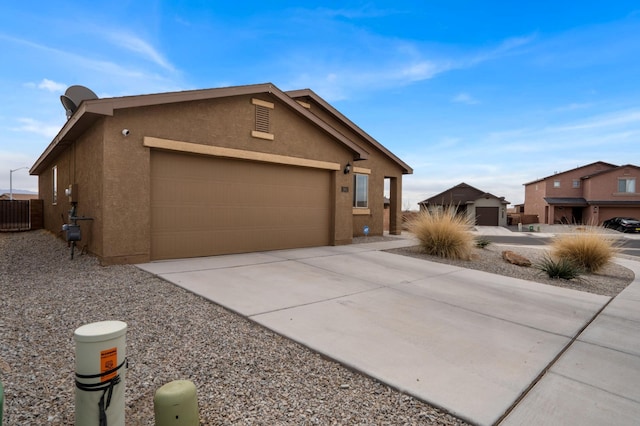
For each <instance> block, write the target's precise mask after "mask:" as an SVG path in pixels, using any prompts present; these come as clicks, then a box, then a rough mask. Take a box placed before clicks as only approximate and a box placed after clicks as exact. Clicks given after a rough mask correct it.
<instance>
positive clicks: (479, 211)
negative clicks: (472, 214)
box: [476, 207, 498, 226]
mask: <svg viewBox="0 0 640 426" xmlns="http://www.w3.org/2000/svg"><path fill="white" fill-rule="evenodd" d="M476 225H479V226H498V207H476Z"/></svg>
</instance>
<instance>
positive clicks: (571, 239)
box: [551, 227, 617, 272]
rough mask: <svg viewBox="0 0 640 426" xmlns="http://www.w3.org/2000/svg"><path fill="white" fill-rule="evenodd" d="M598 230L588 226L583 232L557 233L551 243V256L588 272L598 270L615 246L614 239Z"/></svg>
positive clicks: (608, 259) (609, 257) (607, 259)
mask: <svg viewBox="0 0 640 426" xmlns="http://www.w3.org/2000/svg"><path fill="white" fill-rule="evenodd" d="M598 230H600V228H598V227H589V228H588V229H586V230H585V231H584V232H580V233H576V234H561V235H559V236H558V237H556V238H555V239H554V241H553V242H552V244H551V252H552V254H553V256H554V257H555V258H557V259H566V260H568V261H570V262H571V263H573V264H574V265H576V266H577V267H579V268H581V269H584V270H585V271H588V272H597V271H599V270H600V269H602V267H604V265H606V264H607V262H609V261H610V260H611V258H613V256H614V255H615V253H616V252H617V248H616V247H615V239H612V238H611V237H607V236H606V234H603V233H601V232H600V233H599V232H598ZM600 231H601V230H600Z"/></svg>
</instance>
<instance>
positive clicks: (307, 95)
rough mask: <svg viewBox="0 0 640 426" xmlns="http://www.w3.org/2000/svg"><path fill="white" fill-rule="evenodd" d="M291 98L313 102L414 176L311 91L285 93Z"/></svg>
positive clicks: (372, 139)
mask: <svg viewBox="0 0 640 426" xmlns="http://www.w3.org/2000/svg"><path fill="white" fill-rule="evenodd" d="M285 93H286V94H287V95H289V96H290V97H291V98H293V99H295V100H298V101H302V102H313V103H314V104H316V105H318V106H320V107H321V108H322V109H324V110H325V111H326V112H327V113H329V114H330V115H331V116H332V117H333V118H334V119H336V120H337V121H338V122H340V123H342V124H343V125H345V126H346V127H348V128H349V129H351V130H352V131H353V132H354V133H355V134H357V135H358V136H360V137H361V138H362V139H364V140H366V141H367V142H368V143H370V144H371V145H373V146H374V147H375V148H376V149H378V150H379V151H381V152H382V153H383V154H384V155H386V156H387V157H389V158H390V159H391V160H393V161H394V162H395V163H396V164H398V165H399V166H400V167H401V168H402V172H403V173H404V174H412V173H413V169H412V168H411V167H409V165H407V164H406V163H405V162H403V161H402V160H400V159H399V158H398V157H396V156H395V155H394V154H393V153H392V152H391V151H389V150H388V149H387V148H385V147H384V146H383V145H382V144H381V143H380V142H378V141H377V140H375V139H374V138H373V137H371V136H370V135H369V134H368V133H367V132H365V131H364V130H362V129H361V128H360V127H359V126H358V125H356V124H355V123H354V122H353V121H351V120H349V119H348V118H347V117H346V116H344V115H343V114H342V113H341V112H340V111H338V110H337V109H335V108H334V107H333V106H332V105H331V104H329V103H328V102H327V101H325V100H324V99H322V98H321V97H320V96H318V95H317V94H316V93H315V92H314V91H313V90H311V89H301V90H289V91H287V92H285Z"/></svg>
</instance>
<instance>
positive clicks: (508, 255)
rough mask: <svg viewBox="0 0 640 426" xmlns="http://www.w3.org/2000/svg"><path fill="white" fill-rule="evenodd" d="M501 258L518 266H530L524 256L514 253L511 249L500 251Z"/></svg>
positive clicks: (529, 262)
mask: <svg viewBox="0 0 640 426" xmlns="http://www.w3.org/2000/svg"><path fill="white" fill-rule="evenodd" d="M502 258H503V259H504V260H506V261H507V262H509V263H511V264H513V265H518V266H531V261H530V260H529V259H527V258H526V257H524V256H521V255H519V254H518V253H514V252H512V251H511V250H505V251H503V252H502Z"/></svg>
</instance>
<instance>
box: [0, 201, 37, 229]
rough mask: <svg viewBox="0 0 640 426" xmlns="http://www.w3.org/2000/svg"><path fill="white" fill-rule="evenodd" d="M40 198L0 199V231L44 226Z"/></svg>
mask: <svg viewBox="0 0 640 426" xmlns="http://www.w3.org/2000/svg"><path fill="white" fill-rule="evenodd" d="M43 207H44V204H43V201H42V200H0V231H5V232H8V231H29V230H32V229H42V228H43V226H44V220H43V218H44V216H43Z"/></svg>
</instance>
